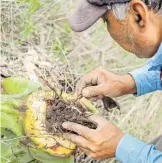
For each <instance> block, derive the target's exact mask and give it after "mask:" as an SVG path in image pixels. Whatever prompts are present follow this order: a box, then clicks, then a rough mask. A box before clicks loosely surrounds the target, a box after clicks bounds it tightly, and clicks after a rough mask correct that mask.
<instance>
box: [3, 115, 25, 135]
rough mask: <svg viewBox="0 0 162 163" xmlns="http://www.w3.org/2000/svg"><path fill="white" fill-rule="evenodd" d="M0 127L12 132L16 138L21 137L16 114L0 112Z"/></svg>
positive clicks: (19, 124)
mask: <svg viewBox="0 0 162 163" xmlns="http://www.w3.org/2000/svg"><path fill="white" fill-rule="evenodd" d="M1 127H2V128H6V129H8V130H10V131H12V132H13V133H15V134H16V135H17V136H21V135H22V133H23V132H22V125H21V122H20V120H19V116H17V115H16V114H8V113H5V112H1Z"/></svg>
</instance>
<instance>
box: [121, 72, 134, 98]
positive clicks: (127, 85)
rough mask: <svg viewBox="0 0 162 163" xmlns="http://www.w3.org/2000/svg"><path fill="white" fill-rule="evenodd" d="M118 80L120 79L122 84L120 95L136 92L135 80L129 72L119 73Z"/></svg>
mask: <svg viewBox="0 0 162 163" xmlns="http://www.w3.org/2000/svg"><path fill="white" fill-rule="evenodd" d="M119 81H121V83H122V85H123V86H122V90H121V94H122V95H126V94H133V93H136V92H137V89H136V83H135V80H134V78H133V77H132V76H131V75H130V74H126V75H121V76H120V77H119Z"/></svg>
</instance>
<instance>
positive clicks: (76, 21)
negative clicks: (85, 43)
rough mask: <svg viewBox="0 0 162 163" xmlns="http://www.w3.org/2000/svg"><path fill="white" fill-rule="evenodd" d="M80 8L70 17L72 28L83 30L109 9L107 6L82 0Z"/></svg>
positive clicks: (78, 30)
mask: <svg viewBox="0 0 162 163" xmlns="http://www.w3.org/2000/svg"><path fill="white" fill-rule="evenodd" d="M81 1H82V2H81V3H80V5H79V8H78V9H77V10H76V11H75V12H74V13H73V14H72V15H71V16H70V17H69V25H70V27H71V29H72V30H74V31H76V32H82V31H84V30H86V29H88V28H89V27H90V26H92V25H93V24H94V23H95V22H96V21H97V20H98V19H99V18H101V17H102V16H103V15H104V14H105V13H106V11H107V10H108V8H107V6H97V5H94V4H91V3H89V2H88V1H87V0H81Z"/></svg>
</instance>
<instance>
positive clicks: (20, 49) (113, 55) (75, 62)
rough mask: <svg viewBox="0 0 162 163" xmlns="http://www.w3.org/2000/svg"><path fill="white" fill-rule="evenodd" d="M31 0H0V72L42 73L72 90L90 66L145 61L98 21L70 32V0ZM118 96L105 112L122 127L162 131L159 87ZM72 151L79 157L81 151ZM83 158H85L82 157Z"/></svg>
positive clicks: (142, 132)
mask: <svg viewBox="0 0 162 163" xmlns="http://www.w3.org/2000/svg"><path fill="white" fill-rule="evenodd" d="M35 2H37V3H34V4H33V3H32V1H29V2H27V1H25V0H20V1H19V3H18V2H16V1H15V0H10V1H9V0H2V2H1V10H2V13H1V28H2V29H1V30H2V34H1V73H2V74H4V75H6V76H10V75H12V76H24V77H27V78H29V79H32V80H38V79H39V77H38V76H39V74H41V75H43V76H44V77H46V78H47V79H48V80H49V81H50V82H51V83H54V85H57V86H58V87H59V88H60V89H61V87H64V88H65V90H66V91H69V89H70V91H71V90H72V91H74V87H75V83H76V80H77V79H78V78H79V77H80V76H82V75H83V74H85V73H86V72H88V71H90V70H92V69H94V68H95V67H98V66H102V67H104V68H106V69H107V70H109V71H113V72H115V73H127V72H129V71H131V70H132V69H134V68H136V67H140V66H141V65H142V64H143V63H144V60H139V59H137V58H136V57H135V56H133V55H132V54H129V53H127V52H125V51H124V50H123V49H121V48H120V47H119V46H118V45H117V44H116V43H115V42H114V41H113V40H112V39H111V38H110V36H109V35H108V33H107V32H106V27H105V26H104V24H103V22H102V21H99V22H98V23H96V24H95V25H94V26H93V27H92V28H90V29H89V30H87V31H85V32H83V33H80V34H78V33H77V34H76V33H74V32H72V31H71V30H70V28H69V26H68V22H67V17H68V15H69V11H71V10H72V8H73V6H74V5H75V3H74V2H73V1H72V0H68V1H67V0H59V1H57V0H54V1H53V0H46V1H43V0H36V1H35ZM67 67H68V68H67ZM74 76H75V78H74ZM60 83H62V84H60ZM117 100H118V102H119V103H120V105H121V113H119V111H116V110H114V111H113V112H112V113H109V115H105V116H106V117H108V118H110V119H111V121H112V122H114V123H115V124H116V125H118V126H120V127H121V128H122V129H123V130H124V131H125V132H129V133H132V134H133V135H135V136H137V137H138V138H140V139H142V140H144V141H146V142H149V141H151V140H152V139H153V138H155V137H156V136H158V135H159V134H161V133H162V128H161V123H160V122H161V119H162V93H161V92H156V93H153V94H149V95H146V96H142V97H138V98H135V97H133V96H132V95H129V96H124V97H120V98H117ZM77 157H78V158H77V160H78V159H79V158H80V157H82V156H81V155H80V154H79V155H78V156H77ZM88 162H91V159H90V158H86V160H85V161H84V163H88ZM100 162H102V163H104V162H114V161H113V160H111V161H110V160H106V161H100Z"/></svg>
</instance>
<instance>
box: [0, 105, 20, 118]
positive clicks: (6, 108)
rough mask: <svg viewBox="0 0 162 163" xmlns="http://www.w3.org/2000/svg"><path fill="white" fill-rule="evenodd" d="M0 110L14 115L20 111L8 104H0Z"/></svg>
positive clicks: (17, 114)
mask: <svg viewBox="0 0 162 163" xmlns="http://www.w3.org/2000/svg"><path fill="white" fill-rule="evenodd" d="M0 111H1V112H4V113H7V114H13V115H16V116H19V115H20V112H19V111H18V110H16V109H15V108H14V106H10V105H8V104H1V105H0Z"/></svg>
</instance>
